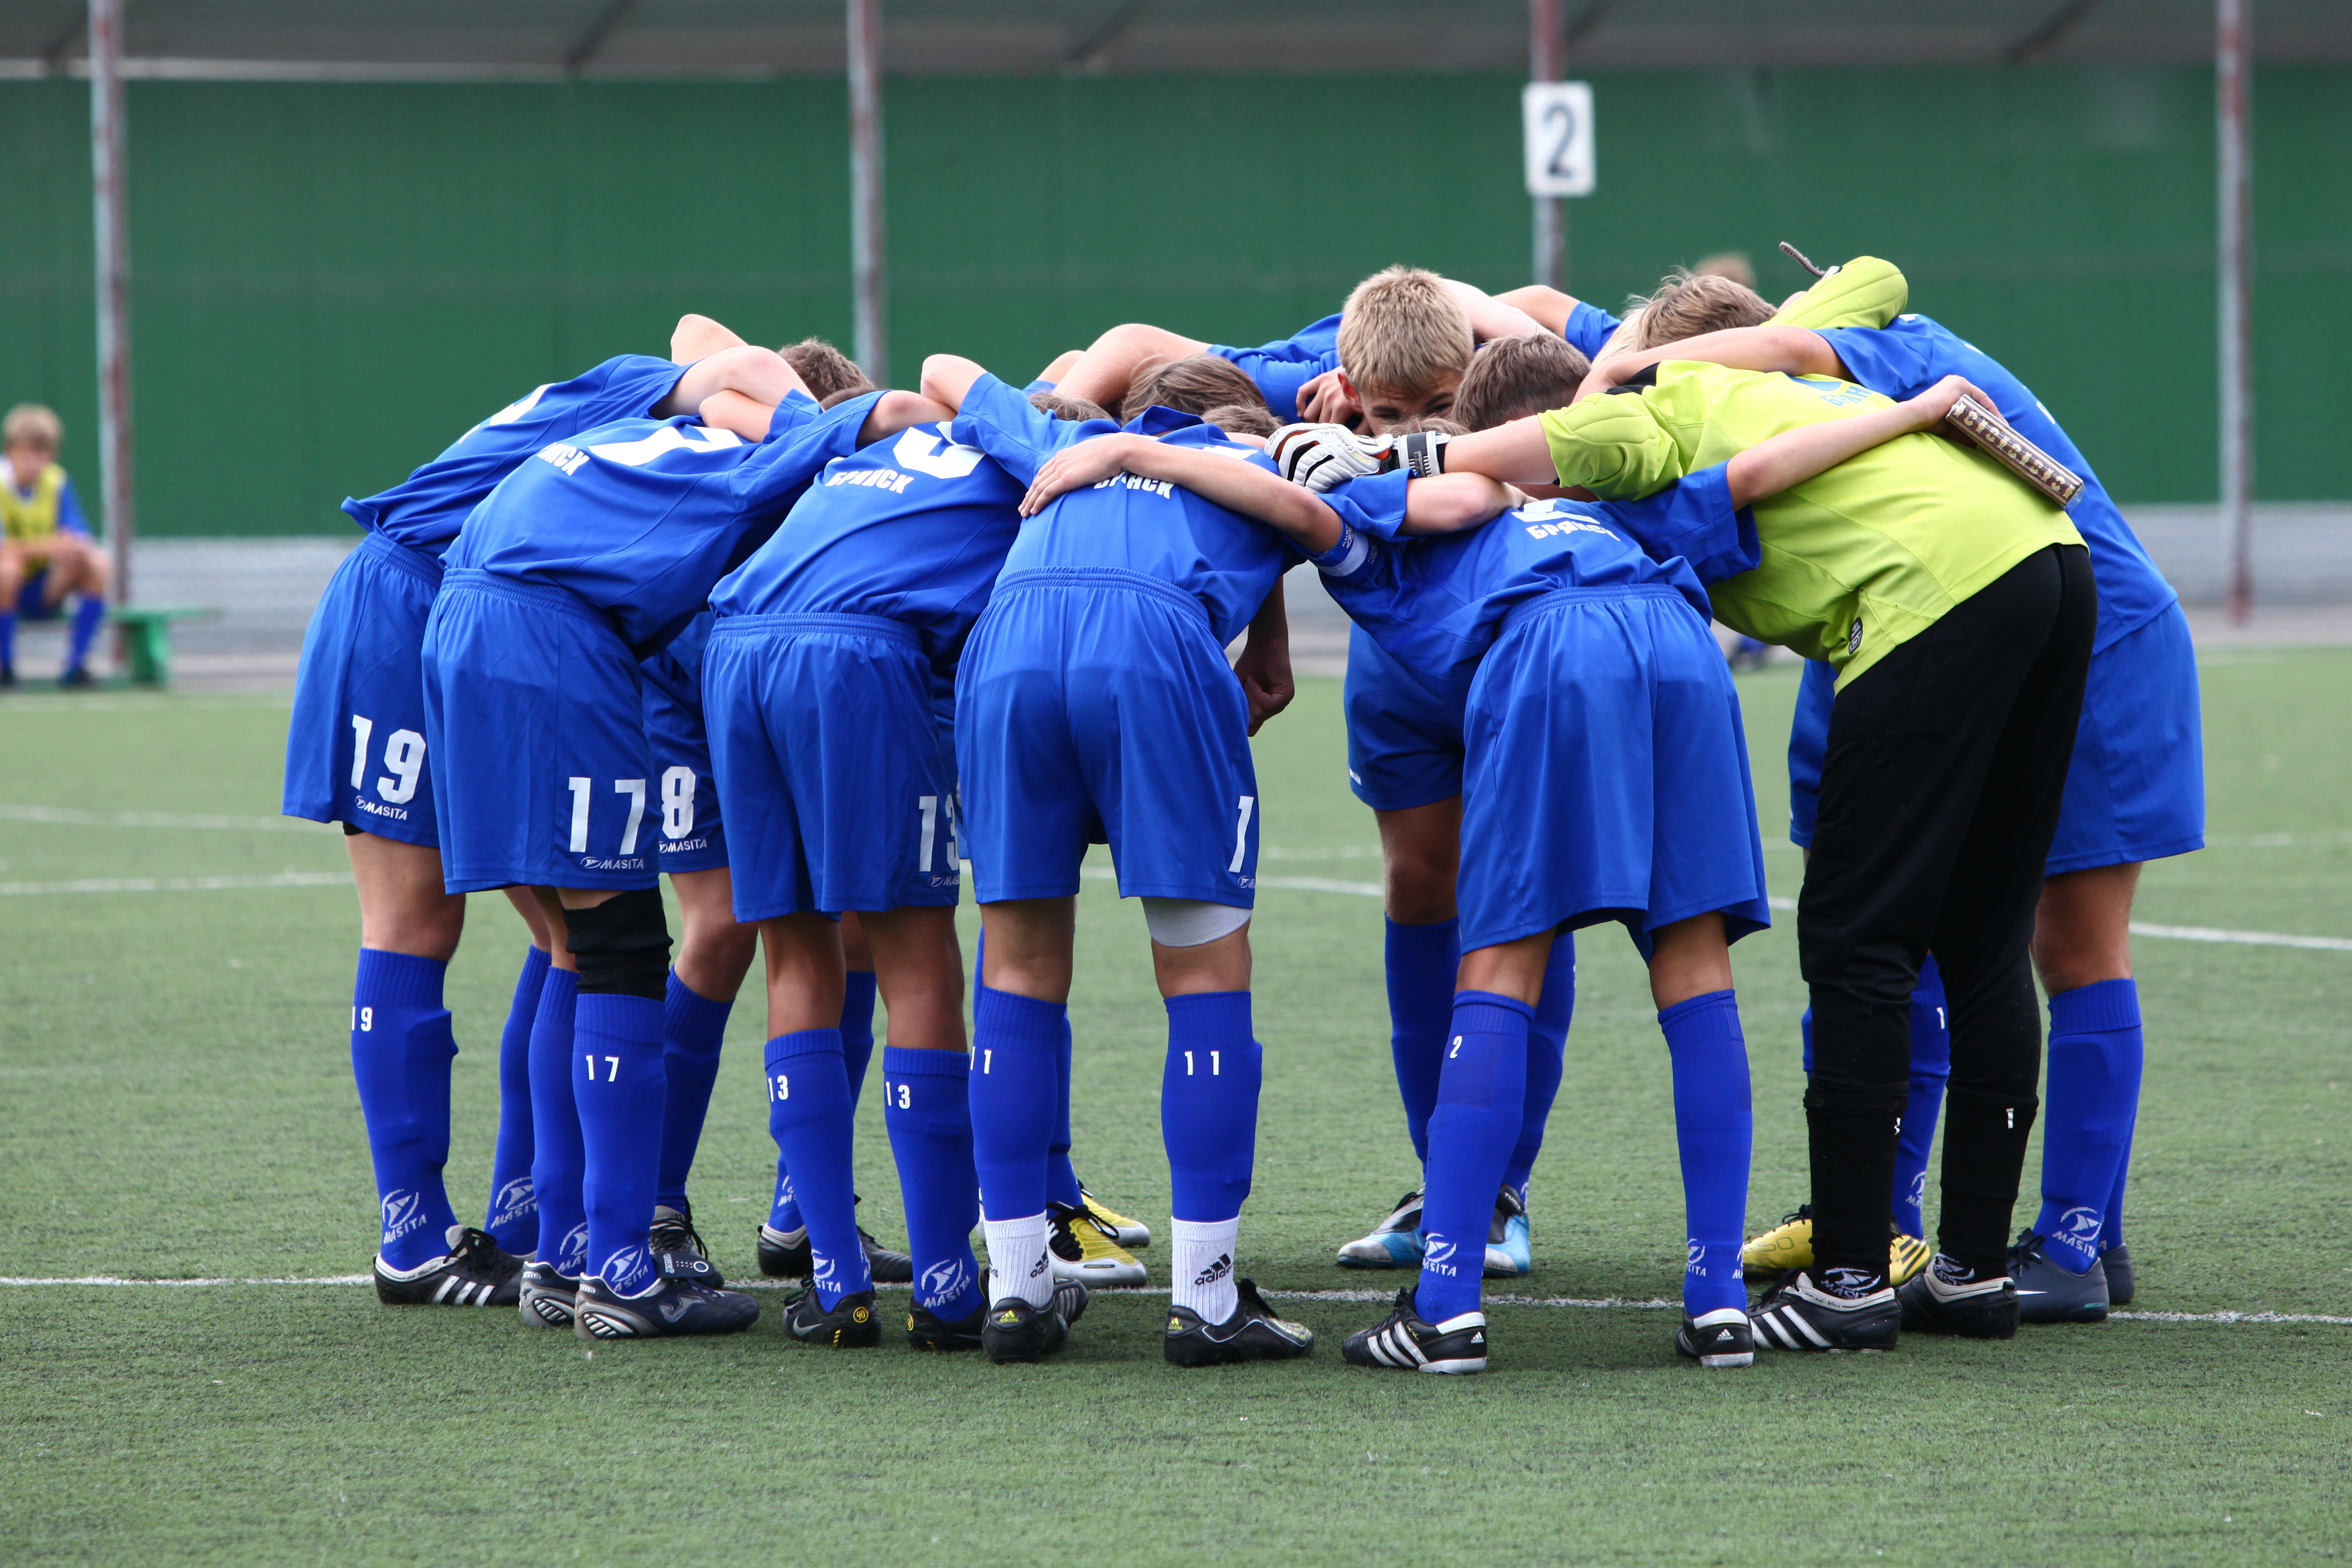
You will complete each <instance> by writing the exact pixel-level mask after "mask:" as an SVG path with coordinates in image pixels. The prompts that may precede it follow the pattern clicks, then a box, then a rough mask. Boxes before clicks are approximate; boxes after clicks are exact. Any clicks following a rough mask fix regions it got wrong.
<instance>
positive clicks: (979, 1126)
mask: <svg viewBox="0 0 2352 1568" xmlns="http://www.w3.org/2000/svg"><path fill="white" fill-rule="evenodd" d="M1069 1016H1070V1015H1069V1009H1068V1008H1067V1007H1066V1006H1064V1005H1061V1004H1060V1003H1055V1002H1040V1001H1038V1000H1037V999H1036V998H1035V997H1034V996H1022V995H1018V994H1014V993H1013V992H1010V991H999V990H997V989H995V988H994V987H992V986H988V985H983V986H982V987H981V988H980V999H979V1001H978V1002H977V1003H975V1004H974V1005H973V1007H972V1031H971V1044H972V1052H971V1154H972V1164H973V1166H974V1168H975V1170H976V1171H977V1172H978V1174H979V1177H980V1201H981V1206H982V1210H983V1212H985V1214H986V1215H987V1216H988V1217H989V1218H990V1219H993V1220H1016V1219H1027V1218H1028V1217H1029V1216H1030V1215H1040V1214H1043V1213H1045V1152H1046V1150H1047V1149H1048V1148H1049V1147H1051V1145H1052V1143H1053V1141H1054V1107H1055V1089H1054V1083H1055V1075H1056V1074H1057V1073H1058V1072H1059V1070H1060V1068H1059V1066H1058V1063H1059V1058H1060V1054H1061V1042H1062V1040H1063V1038H1064V1037H1066V1034H1067V1032H1068V1028H1069Z"/></svg>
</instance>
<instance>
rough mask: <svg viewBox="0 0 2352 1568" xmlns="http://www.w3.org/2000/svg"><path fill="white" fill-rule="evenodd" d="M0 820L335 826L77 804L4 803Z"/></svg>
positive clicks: (261, 828) (261, 829)
mask: <svg viewBox="0 0 2352 1568" xmlns="http://www.w3.org/2000/svg"><path fill="white" fill-rule="evenodd" d="M0 822H46V823H50V824H53V825H56V826H63V827H200V828H217V829H226V830H232V831H236V832H240V833H320V832H324V831H327V830H328V829H329V828H330V827H331V826H332V825H331V824H328V823H322V822H310V821H306V820H304V819H303V818H301V817H295V816H226V815H224V814H221V813H218V812H185V811H86V810H84V809H82V808H81V807H79V806H73V805H0Z"/></svg>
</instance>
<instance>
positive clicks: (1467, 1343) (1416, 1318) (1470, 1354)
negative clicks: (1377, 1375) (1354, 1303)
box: [1339, 1286, 1486, 1376]
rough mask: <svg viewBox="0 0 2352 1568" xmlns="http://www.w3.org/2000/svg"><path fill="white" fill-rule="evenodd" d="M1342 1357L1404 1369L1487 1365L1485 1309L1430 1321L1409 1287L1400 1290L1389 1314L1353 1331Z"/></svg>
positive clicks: (1461, 1370) (1459, 1371) (1472, 1369)
mask: <svg viewBox="0 0 2352 1568" xmlns="http://www.w3.org/2000/svg"><path fill="white" fill-rule="evenodd" d="M1339 1359H1340V1360H1342V1361H1344V1362H1346V1363H1348V1364H1349V1365H1350V1366H1382V1367H1391V1368H1394V1369H1396V1370H1398V1371H1402V1372H1438V1373H1454V1374H1455V1375H1457V1376H1461V1375H1466V1374H1468V1373H1477V1372H1484V1371H1486V1313H1484V1312H1463V1313H1460V1314H1458V1315H1456V1316H1454V1317H1451V1318H1448V1319H1446V1320H1445V1321H1444V1322H1442V1323H1432V1322H1428V1321H1424V1320H1423V1317H1422V1315H1421V1309H1420V1308H1419V1307H1418V1306H1416V1305H1414V1303H1413V1299H1412V1288H1411V1287H1410V1286H1408V1287H1407V1288H1405V1289H1402V1290H1400V1291H1398V1292H1397V1296H1396V1300H1395V1302H1394V1303H1393V1304H1392V1305H1391V1307H1390V1308H1389V1315H1388V1316H1387V1317H1385V1318H1383V1319H1381V1321H1379V1322H1378V1323H1375V1324H1373V1325H1372V1326H1371V1327H1370V1328H1369V1329H1362V1330H1360V1331H1357V1332H1355V1333H1352V1334H1349V1336H1348V1337H1347V1339H1346V1341H1345V1342H1342V1343H1341V1345H1340V1346H1339Z"/></svg>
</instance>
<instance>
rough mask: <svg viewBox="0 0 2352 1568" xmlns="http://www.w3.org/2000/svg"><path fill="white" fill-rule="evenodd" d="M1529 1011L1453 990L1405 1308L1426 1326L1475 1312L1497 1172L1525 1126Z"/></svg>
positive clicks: (1505, 999)
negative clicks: (1414, 1268) (1415, 1277)
mask: <svg viewBox="0 0 2352 1568" xmlns="http://www.w3.org/2000/svg"><path fill="white" fill-rule="evenodd" d="M1534 1022H1535V1009H1534V1008H1532V1007H1530V1006H1528V1005H1527V1004H1526V1003H1524V1002H1520V1001H1517V1000H1515V999H1514V998H1512V997H1509V996H1501V995H1497V994H1495V993H1494V992H1491V991H1457V992H1455V993H1454V1016H1453V1019H1452V1023H1453V1028H1452V1030H1451V1032H1450V1033H1449V1034H1448V1035H1447V1037H1446V1046H1445V1052H1444V1068H1443V1071H1442V1073H1441V1075H1440V1077H1439V1078H1438V1080H1437V1108H1436V1109H1435V1110H1433V1111H1431V1112H1430V1117H1429V1166H1428V1176H1429V1188H1428V1193H1429V1195H1428V1197H1427V1198H1426V1200H1424V1202H1423V1205H1422V1211H1421V1227H1422V1236H1423V1240H1424V1242H1425V1244H1426V1250H1425V1251H1423V1254H1422V1258H1421V1279H1420V1281H1419V1283H1418V1284H1416V1285H1415V1286H1414V1287H1413V1304H1414V1306H1415V1307H1416V1308H1418V1309H1419V1310H1420V1312H1421V1315H1422V1317H1423V1318H1424V1319H1425V1320H1427V1321H1430V1322H1433V1323H1442V1322H1444V1321H1445V1320H1446V1319H1448V1318H1452V1317H1456V1316H1458V1315H1460V1314H1461V1313H1464V1312H1469V1311H1475V1310H1477V1306H1478V1287H1479V1281H1480V1279H1482V1278H1483V1277H1484V1276H1485V1273H1486V1227H1487V1226H1488V1225H1489V1224H1491V1223H1492V1222H1493V1220H1494V1217H1495V1194H1496V1192H1497V1191H1499V1190H1500V1189H1501V1187H1502V1184H1503V1167H1504V1165H1505V1164H1506V1163H1508V1161H1509V1159H1510V1157H1511V1146H1512V1143H1513V1142H1514V1141H1515V1140H1517V1137H1518V1135H1519V1126H1520V1123H1521V1122H1522V1121H1525V1120H1526V1114H1527V1097H1528V1030H1529V1027H1530V1026H1532V1025H1533V1023H1534Z"/></svg>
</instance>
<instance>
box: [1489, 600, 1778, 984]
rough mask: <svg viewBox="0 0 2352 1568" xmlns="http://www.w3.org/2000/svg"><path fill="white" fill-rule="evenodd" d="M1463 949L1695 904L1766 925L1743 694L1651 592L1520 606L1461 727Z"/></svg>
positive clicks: (1692, 618)
mask: <svg viewBox="0 0 2352 1568" xmlns="http://www.w3.org/2000/svg"><path fill="white" fill-rule="evenodd" d="M1463 730H1464V739H1465V744H1466V750H1467V752H1468V761H1467V763H1466V765H1465V769H1464V776H1463V790H1462V802H1463V813H1462V873H1461V880H1460V901H1461V910H1462V950H1463V951H1464V952H1474V951H1475V950H1476V949H1479V948H1482V947H1492V946H1495V945H1496V944H1497V943H1500V942H1513V941H1516V940H1517V939H1518V938H1520V937H1524V936H1532V935H1534V934H1535V933H1536V932H1538V931H1553V930H1558V929H1559V928H1560V927H1562V926H1563V925H1564V926H1566V927H1568V928H1569V929H1571V930H1573V929H1575V928H1577V927H1580V926H1586V925H1592V924H1597V923H1599V922H1601V921H1608V920H1618V921H1624V922H1625V924H1626V926H1627V927H1628V928H1629V929H1630V930H1631V931H1633V935H1634V939H1635V941H1636V942H1641V943H1643V944H1644V946H1645V950H1646V938H1647V935H1648V933H1650V932H1652V931H1656V930H1657V929H1658V928H1659V927H1661V926H1666V925H1672V924H1673V923H1675V921H1682V920H1687V919H1689V918H1691V917H1692V916H1694V915H1701V914H1705V913H1706V912H1708V911H1709V910H1719V911H1721V912H1722V914H1723V916H1724V925H1725V934H1726V935H1727V936H1728V937H1730V938H1731V939H1732V940H1734V941H1737V940H1738V938H1740V937H1742V936H1744V935H1746V934H1748V932H1749V931H1758V930H1761V929H1762V928H1763V927H1765V926H1768V925H1769V924H1771V921H1772V917H1771V912H1770V908H1769V904H1768V903H1767V901H1766V894H1765V886H1764V855H1763V847H1762V845H1761V844H1760V843H1759V841H1758V837H1757V828H1756V798H1755V795H1754V793H1753V791H1752V790H1751V788H1750V787H1749V782H1748V746H1747V740H1746V736H1745V734H1744V732H1743V731H1742V729H1741V726H1740V720H1739V696H1738V692H1737V691H1736V690H1734V689H1733V687H1732V683H1731V676H1730V672H1729V671H1728V670H1727V669H1726V668H1724V662H1723V651H1722V649H1721V648H1720V647H1717V644H1716V641H1715V635H1714V633H1713V632H1711V631H1710V630H1709V629H1708V628H1707V625H1706V621H1704V620H1702V619H1701V618H1700V617H1699V616H1698V614H1697V612H1696V611H1695V610H1693V609H1692V608H1691V606H1690V605H1689V603H1688V602H1687V601H1686V600H1685V599H1684V598H1683V596H1682V595H1680V594H1679V593H1677V592H1675V590H1674V589H1672V588H1670V587H1667V586H1665V585H1664V584H1642V585H1639V586H1634V587H1623V588H1578V589H1570V590H1565V591H1562V592H1560V593H1557V594H1552V595H1547V596H1546V597H1544V598H1541V599H1538V600H1534V601H1532V602H1530V603H1529V604H1527V605H1522V606H1520V608H1519V609H1518V610H1517V611H1516V612H1515V613H1514V614H1513V615H1512V616H1511V618H1510V620H1509V621H1508V622H1507V624H1506V626H1505V627H1504V630H1503V635H1502V636H1501V637H1499V638H1497V639H1496V643H1495V646H1494V647H1493V648H1491V649H1489V650H1488V652H1487V654H1486V658H1485V659H1484V660H1483V661H1482V662H1481V663H1480V665H1479V668H1478V674H1477V676H1476V678H1475V679H1474V680H1473V681H1472V682H1471V686H1470V700H1469V707H1468V710H1467V712H1466V715H1465V722H1464V726H1463Z"/></svg>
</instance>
